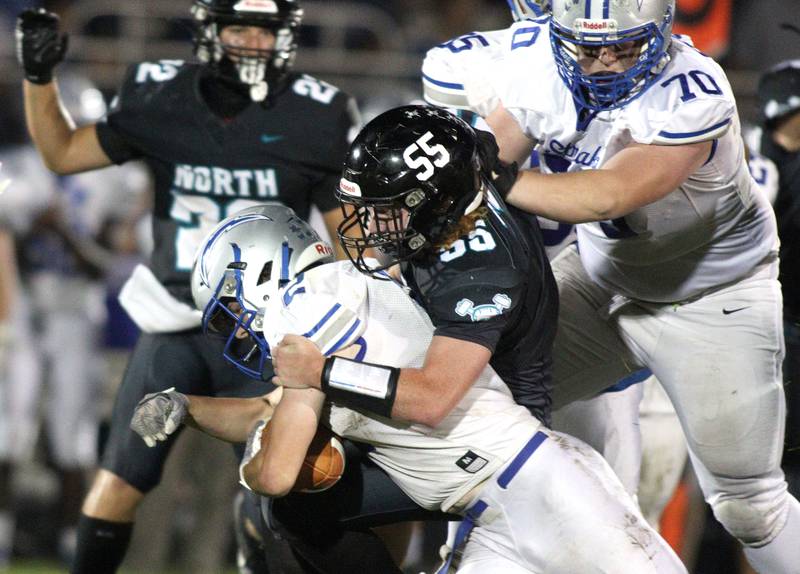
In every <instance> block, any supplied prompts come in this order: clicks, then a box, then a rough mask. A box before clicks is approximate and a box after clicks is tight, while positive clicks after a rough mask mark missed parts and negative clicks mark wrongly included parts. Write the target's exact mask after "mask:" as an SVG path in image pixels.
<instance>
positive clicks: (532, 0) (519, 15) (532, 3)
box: [506, 0, 550, 22]
mask: <svg viewBox="0 0 800 574" xmlns="http://www.w3.org/2000/svg"><path fill="white" fill-rule="evenodd" d="M506 2H508V7H509V8H510V9H511V15H512V16H513V17H514V21H515V22H519V21H520V20H525V19H526V18H538V17H539V16H544V15H545V14H549V13H550V0H506Z"/></svg>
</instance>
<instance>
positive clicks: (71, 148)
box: [23, 81, 112, 175]
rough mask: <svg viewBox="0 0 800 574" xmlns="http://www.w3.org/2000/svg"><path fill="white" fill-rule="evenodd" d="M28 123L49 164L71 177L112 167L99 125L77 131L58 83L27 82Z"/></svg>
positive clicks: (43, 157)
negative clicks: (60, 99)
mask: <svg viewBox="0 0 800 574" xmlns="http://www.w3.org/2000/svg"><path fill="white" fill-rule="evenodd" d="M23 92H24V97H25V121H26V123H27V126H28V132H29V133H30V135H31V139H32V140H33V142H34V143H35V144H36V148H37V149H38V150H39V153H40V155H41V156H42V160H43V161H44V163H45V165H46V166H47V167H48V168H49V169H50V170H52V171H54V172H55V173H58V174H61V175H69V174H72V173H78V172H82V171H88V170H91V169H97V168H101V167H106V166H109V165H111V164H112V161H111V159H110V158H109V157H108V156H107V155H106V154H105V152H104V151H103V148H102V147H101V146H100V142H99V141H98V139H97V133H96V131H95V126H94V125H93V124H92V125H86V126H82V127H80V128H75V126H74V124H73V123H72V120H71V119H70V118H69V116H68V115H66V113H65V112H64V111H63V110H62V107H61V104H60V102H59V97H58V88H57V85H56V82H50V83H49V84H44V85H37V84H33V83H31V82H28V81H25V82H24V87H23Z"/></svg>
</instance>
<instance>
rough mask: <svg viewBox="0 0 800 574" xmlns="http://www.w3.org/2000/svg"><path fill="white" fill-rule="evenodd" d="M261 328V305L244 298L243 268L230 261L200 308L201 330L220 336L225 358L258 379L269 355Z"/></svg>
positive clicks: (262, 309)
mask: <svg viewBox="0 0 800 574" xmlns="http://www.w3.org/2000/svg"><path fill="white" fill-rule="evenodd" d="M263 328H264V307H260V308H257V307H255V306H254V305H253V304H252V303H249V302H247V301H245V299H244V297H243V288H242V269H241V267H238V266H237V265H236V263H232V264H231V265H230V266H229V268H228V269H227V270H226V271H225V274H224V275H223V276H222V279H220V281H219V284H218V285H217V288H216V289H215V290H214V294H213V295H212V296H211V299H210V300H209V302H208V305H207V306H206V308H205V309H204V310H203V332H204V333H209V334H213V335H216V336H219V337H222V338H223V339H224V340H225V347H224V349H223V356H224V357H225V359H226V360H227V361H228V362H230V363H232V364H233V365H234V366H235V367H236V368H237V369H239V370H240V371H241V372H243V373H244V374H245V375H247V376H249V377H251V378H256V379H258V378H261V373H262V372H263V369H264V364H265V363H266V361H268V360H270V359H271V358H272V356H271V355H270V349H269V344H268V343H267V341H266V339H265V338H264V334H263Z"/></svg>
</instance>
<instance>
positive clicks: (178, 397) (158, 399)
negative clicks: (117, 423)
mask: <svg viewBox="0 0 800 574" xmlns="http://www.w3.org/2000/svg"><path fill="white" fill-rule="evenodd" d="M188 410H189V399H187V398H186V395H184V394H183V393H179V392H178V391H176V390H175V387H170V388H169V389H165V390H163V391H159V392H157V393H150V394H148V395H145V396H144V398H143V399H142V400H141V401H139V404H137V405H136V410H134V411H133V417H132V418H131V430H133V431H134V432H136V434H138V435H139V436H141V437H142V439H143V440H144V442H145V444H147V446H149V447H153V446H156V442H158V441H164V440H167V437H168V436H169V435H171V434H172V433H174V432H175V430H176V429H177V428H178V427H179V426H181V423H182V422H183V419H185V418H186V414H187V412H188Z"/></svg>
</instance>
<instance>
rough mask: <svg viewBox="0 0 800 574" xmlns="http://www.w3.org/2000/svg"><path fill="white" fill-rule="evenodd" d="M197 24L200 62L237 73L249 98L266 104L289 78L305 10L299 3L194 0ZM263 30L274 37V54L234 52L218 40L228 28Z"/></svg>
mask: <svg viewBox="0 0 800 574" xmlns="http://www.w3.org/2000/svg"><path fill="white" fill-rule="evenodd" d="M191 13H192V18H193V19H194V23H195V35H194V51H195V54H196V55H197V57H198V59H199V60H200V61H201V62H203V63H205V64H208V65H209V66H211V67H212V68H213V69H214V70H215V71H216V72H219V73H222V74H225V73H226V71H228V70H235V75H236V77H237V78H238V80H239V81H241V82H242V83H244V84H247V85H249V86H250V97H251V98H252V99H253V100H254V101H264V100H265V99H266V97H267V94H268V93H269V92H270V91H273V92H274V91H275V90H276V88H278V87H279V85H280V84H281V83H282V81H283V80H284V79H285V78H286V75H287V74H288V73H289V70H291V68H292V65H293V64H294V58H295V52H296V50H297V41H296V33H297V28H298V27H299V26H300V21H301V20H302V17H303V10H302V9H301V8H300V6H299V5H298V3H297V1H296V0H195V2H194V5H193V6H192V9H191ZM231 25H238V26H260V27H262V28H266V29H268V30H271V31H272V32H273V33H274V34H275V47H274V48H273V49H272V50H254V49H244V48H238V47H237V48H235V53H236V58H235V60H236V61H235V62H234V60H233V59H231V57H230V53H229V52H230V51H231V48H232V47H228V46H225V45H224V44H223V43H222V42H221V41H220V37H219V33H220V31H221V30H222V29H223V28H224V27H225V26H231Z"/></svg>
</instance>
